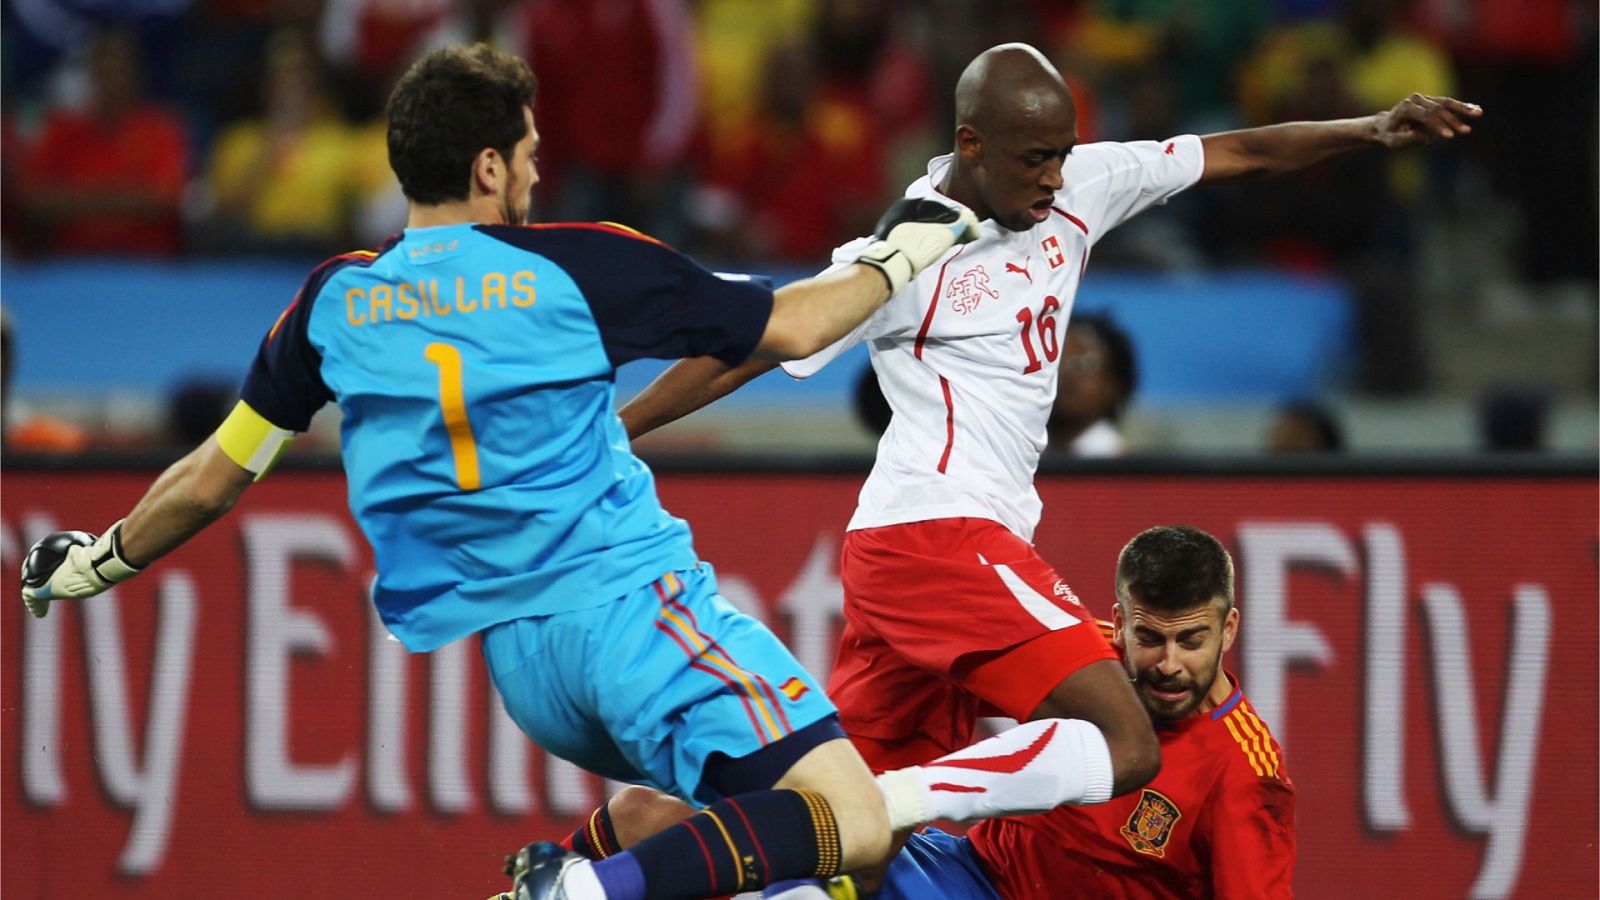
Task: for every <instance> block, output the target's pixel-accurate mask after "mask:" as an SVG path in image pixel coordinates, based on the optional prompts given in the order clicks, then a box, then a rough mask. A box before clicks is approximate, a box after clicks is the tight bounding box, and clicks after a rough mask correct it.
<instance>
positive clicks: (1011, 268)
mask: <svg viewBox="0 0 1600 900" xmlns="http://www.w3.org/2000/svg"><path fill="white" fill-rule="evenodd" d="M1032 261H1033V257H1031V256H1027V257H1024V258H1023V260H1022V265H1020V266H1019V265H1017V264H1016V263H1009V262H1008V263H1006V271H1007V272H1016V273H1017V274H1018V275H1021V276H1022V277H1023V278H1026V279H1028V283H1029V284H1033V276H1032V275H1030V274H1028V263H1030V262H1032Z"/></svg>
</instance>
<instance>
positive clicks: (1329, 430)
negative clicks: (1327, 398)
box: [1267, 402, 1344, 453]
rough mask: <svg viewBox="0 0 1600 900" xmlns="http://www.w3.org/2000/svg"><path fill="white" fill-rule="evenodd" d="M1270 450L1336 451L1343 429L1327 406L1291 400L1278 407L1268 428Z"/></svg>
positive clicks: (1341, 439) (1342, 443)
mask: <svg viewBox="0 0 1600 900" xmlns="http://www.w3.org/2000/svg"><path fill="white" fill-rule="evenodd" d="M1267 450H1268V451H1269V452H1272V453H1339V452H1341V451H1343V450H1344V433H1343V431H1342V430H1341V429H1340V428H1339V422H1338V420H1337V419H1335V418H1334V416H1333V413H1332V412H1330V411H1329V410H1328V409H1327V408H1325V407H1323V406H1319V405H1318V404H1315V403H1311V402H1297V403H1290V404H1288V405H1287V406H1284V407H1283V408H1282V409H1279V410H1278V413H1277V415H1275V416H1273V418H1272V423H1271V425H1269V426H1268V428H1267Z"/></svg>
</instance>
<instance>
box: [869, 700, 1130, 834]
mask: <svg viewBox="0 0 1600 900" xmlns="http://www.w3.org/2000/svg"><path fill="white" fill-rule="evenodd" d="M1111 781H1112V771H1111V749H1110V748H1109V747H1107V746H1106V740H1105V737H1104V736H1103V735H1101V734H1100V729H1098V728H1096V727H1094V726H1093V725H1091V724H1089V723H1088V722H1085V721H1083V720H1081V719H1040V720H1038V721H1035V722H1024V723H1023V724H1021V725H1018V726H1017V727H1015V728H1012V729H1009V730H1007V731H1003V732H1001V733H1000V734H997V735H995V736H994V737H991V738H986V739H985V740H981V741H979V742H977V743H976V744H973V745H972V746H970V747H967V748H964V749H962V750H957V751H956V752H954V753H950V754H947V755H945V756H941V757H939V758H938V759H936V760H934V761H933V762H930V763H927V764H926V765H922V766H912V767H911V768H909V769H899V770H897V771H894V772H885V773H883V774H882V775H879V776H878V787H879V788H880V789H881V790H882V791H883V796H884V805H885V806H887V807H888V809H889V825H890V827H891V828H893V829H895V830H900V829H902V828H909V827H912V826H914V825H921V824H923V823H925V822H931V821H933V820H935V819H952V820H955V821H963V820H966V819H987V818H993V817H995V816H1007V815H1019V814H1023V813H1036V812H1044V811H1045V810H1049V809H1054V808H1056V807H1057V806H1060V805H1061V804H1063V803H1074V804H1090V803H1104V802H1105V801H1107V800H1110V799H1111Z"/></svg>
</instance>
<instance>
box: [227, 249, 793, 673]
mask: <svg viewBox="0 0 1600 900" xmlns="http://www.w3.org/2000/svg"><path fill="white" fill-rule="evenodd" d="M771 312H772V293H771V291H770V290H768V289H766V288H763V287H758V286H755V285H752V284H749V283H740V282H732V281H726V280H723V279H721V278H718V277H717V276H715V275H713V274H711V273H710V272H708V271H706V270H705V269H703V268H701V267H700V266H699V265H697V264H696V263H695V262H694V261H692V260H690V259H689V258H688V257H686V256H684V255H682V254H680V253H677V252H676V251H674V250H672V249H670V248H668V247H666V246H664V245H662V244H660V243H657V242H656V241H653V240H651V239H649V238H646V237H643V236H641V235H639V234H637V233H634V232H631V231H627V230H625V229H620V228H613V227H610V226H605V225H532V226H492V225H472V224H462V225H448V226H441V227H435V228H423V229H408V230H406V232H405V233H404V234H402V235H400V236H398V237H396V238H394V239H391V240H390V241H389V242H388V243H387V244H385V245H384V246H382V247H380V248H379V249H378V250H376V251H374V252H360V253H351V254H346V255H343V256H339V257H336V258H334V259H332V260H329V261H328V262H326V263H324V264H323V265H322V266H320V267H318V268H317V269H316V270H315V271H314V272H312V274H311V276H310V277H309V278H308V279H307V281H306V283H305V285H304V286H303V287H302V288H301V290H300V294H299V296H298V297H297V298H296V300H295V302H294V303H293V304H292V305H291V306H290V307H289V309H288V310H287V311H285V312H284V314H283V316H282V317H280V318H279V320H278V322H277V324H276V325H274V326H273V328H272V331H271V332H270V333H269V334H268V335H267V337H266V339H265V340H264V341H263V342H262V345H261V348H260V350H259V352H258V353H257V355H256V359H255V362H254V363H253V365H252V366H251V369H250V372H249V375H248V376H247V377H246V379H245V383H244V388H243V391H242V398H243V400H244V401H245V402H246V403H248V404H249V405H250V406H251V407H252V408H253V409H255V410H256V412H258V413H260V414H261V415H262V416H263V417H264V418H266V419H267V420H268V421H269V422H271V423H272V424H274V425H276V426H278V427H279V428H284V429H288V430H291V431H304V430H305V429H306V427H307V426H308V424H309V423H310V420H311V416H312V414H313V413H314V412H316V411H317V409H318V408H320V407H321V406H322V405H323V404H325V403H326V402H328V401H329V400H333V401H336V402H337V403H338V404H339V408H340V410H341V411H342V412H343V414H344V420H343V425H342V440H343V448H342V454H343V458H344V468H345V474H346V477H347V478H348V481H349V501H350V509H351V511H352V512H353V513H354V514H355V518H356V520H357V522H359V523H360V526H361V528H362V530H363V531H364V532H365V533H366V536H367V540H368V541H369V542H370V543H371V545H372V548H373V553H374V556H375V559H376V563H377V569H378V578H377V584H376V586H375V589H374V602H375V603H376V604H377V607H378V612H379V614H380V615H381V617H382V619H383V621H384V624H385V625H386V626H387V627H388V628H389V630H390V631H391V632H392V633H393V634H394V635H395V636H396V637H398V638H399V639H400V640H401V641H402V642H404V644H405V645H406V647H407V648H408V649H410V650H413V651H427V650H432V649H434V648H437V647H439V646H441V645H443V644H445V643H447V642H449V641H452V640H455V639H457V638H460V637H463V636H465V635H468V634H471V633H473V632H476V631H480V630H482V629H484V628H487V627H489V626H491V625H494V624H497V623H500V622H505V621H509V620H511V619H516V618H520V617H523V616H529V615H543V614H550V613H557V612H563V611H567V610H573V609H580V608H584V607H589V606H596V605H599V604H602V603H607V602H611V601H613V600H615V599H616V598H619V597H622V596H623V595H625V594H627V593H628V592H629V591H631V590H633V589H635V588H637V587H640V586H642V585H645V584H648V583H649V582H651V581H654V580H655V579H658V578H660V577H662V575H663V574H664V573H666V572H669V571H673V570H678V569H684V568H688V567H690V566H692V565H694V563H695V562H696V559H695V554H694V550H693V547H692V546H691V544H690V537H689V528H688V526H687V525H686V524H685V523H684V522H683V520H681V519H677V518H674V517H673V516H670V515H668V514H667V513H666V511H665V510H663V509H662V508H661V504H660V501H659V500H657V498H656V491H655V481H654V478H653V477H652V476H651V474H650V470H649V469H648V468H647V467H646V466H645V465H644V463H643V462H641V461H640V460H639V459H638V458H637V457H635V456H634V455H633V452H632V451H631V450H630V449H629V446H628V438H627V435H626V432H625V431H624V429H623V426H622V422H621V420H620V419H618V418H617V415H616V413H615V411H614V406H615V398H614V382H613V378H614V374H615V371H616V368H617V367H618V366H620V365H622V364H623V363H625V362H628V361H629V360H633V359H638V358H642V357H655V358H676V357H686V356H713V357H716V358H718V359H720V360H721V361H723V362H725V363H727V364H729V365H736V364H738V363H739V362H742V361H743V360H744V359H745V357H747V356H748V355H749V353H750V352H751V350H753V349H754V348H755V346H756V344H757V343H758V342H759V341H760V338H761V335H762V332H763V331H764V330H765V328H766V323H767V319H768V318H769V316H770V315H771Z"/></svg>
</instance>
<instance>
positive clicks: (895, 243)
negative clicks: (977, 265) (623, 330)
mask: <svg viewBox="0 0 1600 900" xmlns="http://www.w3.org/2000/svg"><path fill="white" fill-rule="evenodd" d="M874 234H875V236H876V238H877V239H876V240H874V241H872V242H871V243H869V244H867V245H866V246H865V247H863V248H862V249H861V251H860V252H859V254H857V256H856V259H855V262H854V263H853V264H850V265H845V266H843V267H841V268H838V269H834V270H832V271H829V272H825V273H823V274H821V275H818V276H816V277H815V278H807V279H804V280H801V281H796V282H793V283H791V284H787V285H784V286H783V287H781V288H779V289H778V290H777V291H776V292H775V293H774V294H773V297H772V312H771V314H770V315H769V316H768V318H767V323H766V327H765V329H764V330H763V331H762V334H761V339H760V340H759V341H758V342H757V343H756V345H755V347H754V348H753V349H752V350H751V351H750V354H749V356H748V357H747V358H745V360H744V361H743V362H741V363H740V364H738V365H735V366H730V365H728V364H727V363H724V362H722V361H719V360H717V359H714V358H711V357H696V358H690V359H685V360H681V361H679V362H677V363H675V364H674V365H673V366H672V367H671V368H669V369H667V371H665V372H663V373H662V374H661V375H660V376H659V377H658V378H656V380H655V381H653V382H651V383H650V385H649V386H648V387H646V388H645V389H644V390H643V391H641V392H640V393H639V394H638V396H636V397H634V398H633V399H632V400H630V401H628V402H627V403H625V404H623V406H622V408H621V409H619V410H618V411H617V414H618V416H620V417H621V419H622V423H623V425H624V426H625V427H626V428H627V430H628V437H630V438H636V437H638V436H639V435H642V434H646V433H648V432H650V431H653V430H654V429H656V428H659V427H661V426H662V425H665V424H667V423H669V422H674V421H677V420H678V419H681V418H683V417H684V416H686V415H688V414H690V413H692V412H694V411H695V410H697V409H699V408H701V407H703V406H705V405H707V404H709V403H711V402H713V401H715V400H717V399H719V398H721V397H725V396H727V395H728V394H731V393H733V392H734V391H735V390H738V389H739V387H741V386H742V385H744V384H745V383H746V382H748V381H750V380H751V379H754V378H755V377H757V376H759V375H762V374H764V373H766V372H769V371H771V370H772V369H773V368H775V367H776V364H777V363H778V362H780V361H783V360H789V359H801V358H803V357H807V356H810V355H812V354H813V353H816V352H817V351H819V350H822V349H823V348H825V347H827V346H829V345H830V344H832V343H834V342H835V341H837V340H839V339H840V338H843V337H844V336H845V335H847V334H849V333H850V332H851V331H852V330H854V329H855V328H856V327H857V326H859V325H860V324H861V323H862V322H865V321H866V320H867V318H868V317H869V316H871V315H872V314H873V313H874V312H876V311H877V309H878V307H880V306H882V305H883V304H884V302H885V301H886V300H888V299H889V298H890V297H891V296H893V295H894V294H895V293H896V292H898V291H899V290H900V289H901V288H903V287H905V286H906V285H907V284H909V283H910V282H911V279H913V278H915V277H916V275H917V273H918V272H921V271H922V270H923V269H924V268H925V267H927V266H928V265H929V264H930V263H932V262H934V261H935V260H937V259H938V258H939V257H941V256H943V255H944V253H945V251H947V250H949V249H950V248H951V247H953V246H955V245H956V244H958V243H966V242H968V241H971V240H974V239H976V238H977V236H978V224H977V219H976V218H975V217H974V216H973V215H972V212H971V211H970V210H968V209H967V208H966V207H964V206H961V205H960V204H957V203H954V202H953V201H949V200H943V199H939V200H930V199H918V198H905V199H902V200H899V201H897V202H896V203H895V204H894V205H893V206H891V207H889V210H888V211H887V212H885V213H884V214H883V217H882V218H881V219H879V220H878V227H877V230H876V231H875V232H874Z"/></svg>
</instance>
